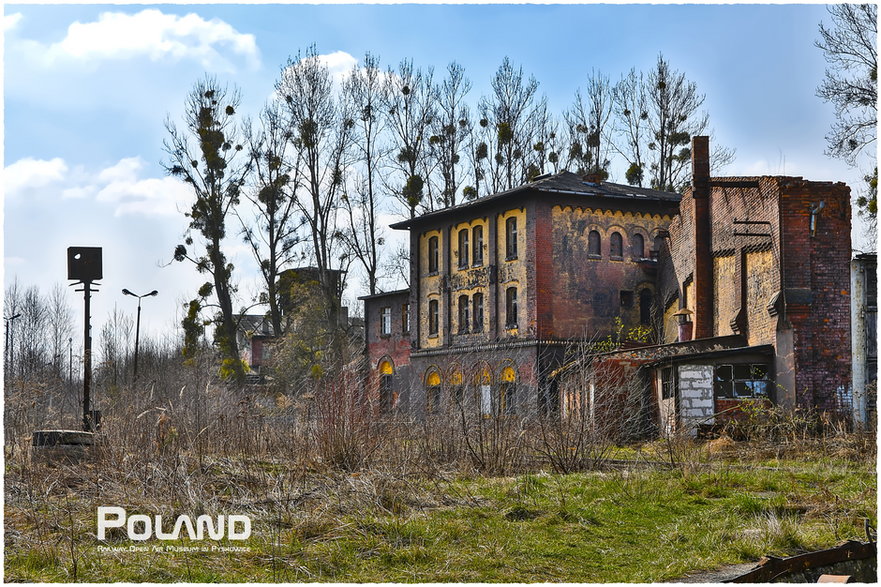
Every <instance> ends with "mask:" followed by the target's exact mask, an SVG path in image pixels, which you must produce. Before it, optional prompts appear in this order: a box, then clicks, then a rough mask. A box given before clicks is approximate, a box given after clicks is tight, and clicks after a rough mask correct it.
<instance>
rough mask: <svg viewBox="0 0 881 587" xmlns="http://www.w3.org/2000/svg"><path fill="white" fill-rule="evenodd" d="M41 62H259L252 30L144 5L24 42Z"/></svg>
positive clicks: (218, 65)
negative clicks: (46, 39) (50, 39)
mask: <svg viewBox="0 0 881 587" xmlns="http://www.w3.org/2000/svg"><path fill="white" fill-rule="evenodd" d="M29 47H30V50H31V52H32V53H39V54H40V56H41V58H42V59H41V60H42V62H43V64H44V65H48V66H56V65H64V64H67V63H70V62H82V63H89V64H94V63H96V62H102V61H120V60H126V59H131V58H135V57H146V58H148V59H150V60H151V61H166V60H171V61H181V60H194V61H196V62H198V63H199V64H200V65H201V66H203V67H205V68H209V69H221V70H231V69H233V65H232V63H231V62H230V61H229V59H228V58H227V55H229V54H232V55H235V56H237V57H239V58H243V59H245V60H246V61H247V62H248V64H249V65H250V66H251V67H257V66H258V65H259V63H260V52H259V50H258V48H257V43H256V40H255V38H254V35H251V34H244V33H240V32H238V31H237V30H236V29H235V28H233V27H232V26H231V25H229V24H228V23H226V22H224V21H222V20H219V19H216V18H215V19H211V20H205V19H204V18H202V17H201V16H199V15H197V14H194V13H191V14H187V15H185V16H177V15H174V14H165V13H163V12H162V11H160V10H156V9H147V10H142V11H141V12H138V13H136V14H125V13H122V12H104V13H102V14H101V15H100V16H99V17H98V20H97V21H94V22H74V23H73V24H71V25H70V26H69V27H68V29H67V35H66V36H65V37H64V39H62V40H61V41H59V42H57V43H53V44H51V45H48V46H46V45H40V44H39V43H35V42H33V41H30V42H29Z"/></svg>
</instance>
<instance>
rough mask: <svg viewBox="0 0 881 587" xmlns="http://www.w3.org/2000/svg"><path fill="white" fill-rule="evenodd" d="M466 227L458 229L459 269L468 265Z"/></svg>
mask: <svg viewBox="0 0 881 587" xmlns="http://www.w3.org/2000/svg"><path fill="white" fill-rule="evenodd" d="M468 232H469V231H468V229H467V228H463V229H462V230H460V231H459V269H465V268H467V267H468V258H469V256H468Z"/></svg>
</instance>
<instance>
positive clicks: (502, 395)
mask: <svg viewBox="0 0 881 587" xmlns="http://www.w3.org/2000/svg"><path fill="white" fill-rule="evenodd" d="M507 363H508V364H505V365H504V366H503V367H502V368H501V369H500V370H499V372H498V374H497V376H496V377H493V373H492V371H491V369H490V367H489V365H486V364H483V365H480V364H478V365H475V367H474V369H473V370H472V376H471V377H470V378H466V377H465V375H464V374H463V373H462V371H461V369H458V368H453V369H451V370H450V371H449V373H448V374H447V377H446V378H444V377H442V375H441V370H440V369H439V368H438V367H429V368H428V369H427V370H426V371H425V374H424V376H423V382H424V384H425V408H426V412H427V413H429V414H439V413H442V412H444V411H445V410H468V411H474V410H478V411H479V413H480V414H482V415H484V416H492V415H496V416H501V415H512V414H515V413H516V412H517V370H516V368H515V367H514V366H513V364H512V363H511V362H510V361H508V362H507Z"/></svg>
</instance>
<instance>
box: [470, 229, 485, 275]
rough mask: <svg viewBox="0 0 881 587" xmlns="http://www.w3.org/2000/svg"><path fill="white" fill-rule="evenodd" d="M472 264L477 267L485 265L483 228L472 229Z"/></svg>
mask: <svg viewBox="0 0 881 587" xmlns="http://www.w3.org/2000/svg"><path fill="white" fill-rule="evenodd" d="M471 251H472V257H473V258H472V261H471V264H472V265H474V266H475V267H480V266H481V265H483V227H482V226H475V227H474V228H473V229H471Z"/></svg>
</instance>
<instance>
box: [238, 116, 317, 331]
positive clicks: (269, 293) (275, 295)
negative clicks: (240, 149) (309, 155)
mask: <svg viewBox="0 0 881 587" xmlns="http://www.w3.org/2000/svg"><path fill="white" fill-rule="evenodd" d="M282 108H283V107H282V106H281V104H280V103H279V102H272V103H270V104H268V105H266V106H265V107H264V109H263V111H262V112H261V114H260V119H259V123H258V124H259V128H257V129H255V128H254V127H253V126H252V125H251V124H250V122H249V123H248V124H247V125H246V127H245V137H246V142H247V146H248V151H249V155H250V157H251V163H252V166H253V173H252V174H251V180H250V182H249V185H248V186H247V189H245V190H244V191H243V193H244V194H245V197H246V198H247V199H248V201H250V202H251V204H252V206H253V208H252V211H253V219H251V220H248V221H246V220H245V219H244V218H243V217H242V215H241V213H237V214H238V215H239V219H240V220H241V222H242V235H243V237H244V240H245V242H246V243H247V244H248V245H249V246H250V247H251V252H252V254H253V255H254V258H255V259H256V261H257V264H258V265H259V267H260V274H261V276H262V277H263V283H264V284H265V287H266V299H265V300H264V301H265V302H266V304H268V305H269V319H270V322H271V324H272V330H273V334H274V335H275V336H281V335H282V333H283V332H284V329H285V327H284V324H283V323H282V314H283V308H282V307H281V303H280V292H279V291H278V278H279V275H280V274H281V272H282V270H283V269H284V268H285V267H286V266H288V265H290V264H291V262H292V261H293V260H294V258H295V256H296V253H297V251H296V247H297V245H299V244H300V243H301V242H302V239H303V237H302V236H301V234H300V231H301V229H302V227H303V219H302V217H301V216H299V215H298V214H297V212H298V210H299V209H298V207H297V189H298V187H299V184H300V182H301V178H300V176H299V174H300V171H301V167H300V165H299V164H298V161H297V157H298V156H299V154H296V155H291V154H290V153H289V148H290V140H289V139H290V138H291V136H290V129H289V126H288V124H287V122H286V120H285V117H284V111H283V110H282ZM292 157H293V161H292V160H291V158H292Z"/></svg>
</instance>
